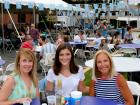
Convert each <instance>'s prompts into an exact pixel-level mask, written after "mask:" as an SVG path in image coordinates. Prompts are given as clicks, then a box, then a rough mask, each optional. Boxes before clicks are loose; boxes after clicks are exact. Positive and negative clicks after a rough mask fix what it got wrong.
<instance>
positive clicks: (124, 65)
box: [85, 57, 140, 72]
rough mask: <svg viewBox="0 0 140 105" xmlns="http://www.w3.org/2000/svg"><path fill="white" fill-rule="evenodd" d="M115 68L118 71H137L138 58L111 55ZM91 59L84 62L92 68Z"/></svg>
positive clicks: (139, 66) (139, 65)
mask: <svg viewBox="0 0 140 105" xmlns="http://www.w3.org/2000/svg"><path fill="white" fill-rule="evenodd" d="M112 58H113V61H114V65H115V68H116V70H117V71H118V72H138V71H140V58H133V57H112ZM93 63H94V61H93V59H92V60H88V61H86V62H85V65H86V66H88V67H91V68H93Z"/></svg>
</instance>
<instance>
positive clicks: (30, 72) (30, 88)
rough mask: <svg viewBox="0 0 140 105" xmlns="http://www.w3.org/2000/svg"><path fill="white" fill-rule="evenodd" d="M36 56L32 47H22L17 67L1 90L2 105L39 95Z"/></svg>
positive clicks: (20, 101)
mask: <svg viewBox="0 0 140 105" xmlns="http://www.w3.org/2000/svg"><path fill="white" fill-rule="evenodd" d="M36 68H37V64H36V57H35V55H34V53H33V52H32V51H31V50H30V49H26V48H21V49H20V50H19V52H18V53H17V55H16V61H15V68H14V70H13V72H12V73H11V74H10V75H9V76H8V77H7V79H6V81H5V82H4V84H3V86H2V88H1V90H0V93H1V94H0V105H11V104H16V103H20V104H22V103H23V102H25V101H30V102H31V100H32V99H33V98H37V97H39V90H38V80H37V78H36V77H37V76H36Z"/></svg>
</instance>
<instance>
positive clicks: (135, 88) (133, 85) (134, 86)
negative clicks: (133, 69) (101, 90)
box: [127, 81, 140, 105]
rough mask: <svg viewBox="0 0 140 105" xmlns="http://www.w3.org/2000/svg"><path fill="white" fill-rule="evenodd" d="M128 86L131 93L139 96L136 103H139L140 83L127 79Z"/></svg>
mask: <svg viewBox="0 0 140 105" xmlns="http://www.w3.org/2000/svg"><path fill="white" fill-rule="evenodd" d="M127 84H128V87H129V89H130V91H131V93H132V94H133V95H135V96H137V101H136V105H139V98H140V85H139V84H138V83H137V82H135V81H127Z"/></svg>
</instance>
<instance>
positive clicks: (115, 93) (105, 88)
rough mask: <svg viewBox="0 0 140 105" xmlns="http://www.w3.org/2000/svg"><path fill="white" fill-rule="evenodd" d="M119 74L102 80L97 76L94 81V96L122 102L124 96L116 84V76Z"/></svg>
mask: <svg viewBox="0 0 140 105" xmlns="http://www.w3.org/2000/svg"><path fill="white" fill-rule="evenodd" d="M118 75H119V74H117V75H115V76H114V77H113V78H112V79H108V80H103V79H101V78H98V79H97V80H96V81H95V87H94V88H95V94H96V97H100V98H104V99H111V100H112V99H113V100H114V101H117V102H118V103H120V104H124V103H125V101H124V98H123V97H122V95H121V92H120V89H119V87H118V84H117V77H118Z"/></svg>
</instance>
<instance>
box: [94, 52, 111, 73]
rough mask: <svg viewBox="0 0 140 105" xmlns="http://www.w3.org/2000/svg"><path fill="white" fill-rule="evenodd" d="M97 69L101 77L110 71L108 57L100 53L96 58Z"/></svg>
mask: <svg viewBox="0 0 140 105" xmlns="http://www.w3.org/2000/svg"><path fill="white" fill-rule="evenodd" d="M96 62H97V67H98V70H99V71H100V72H101V75H108V73H109V70H110V68H111V67H110V60H109V58H108V56H107V55H106V54H104V53H101V54H99V55H98V56H97V61H96Z"/></svg>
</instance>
